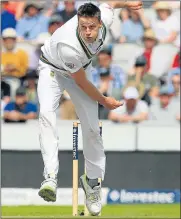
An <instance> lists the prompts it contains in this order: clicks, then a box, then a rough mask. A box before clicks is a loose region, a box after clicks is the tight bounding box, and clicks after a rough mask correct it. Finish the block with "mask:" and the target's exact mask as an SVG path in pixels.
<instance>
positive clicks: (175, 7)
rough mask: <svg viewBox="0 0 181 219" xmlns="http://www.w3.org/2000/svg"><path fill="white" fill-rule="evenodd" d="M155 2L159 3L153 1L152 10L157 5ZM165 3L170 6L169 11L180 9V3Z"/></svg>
mask: <svg viewBox="0 0 181 219" xmlns="http://www.w3.org/2000/svg"><path fill="white" fill-rule="evenodd" d="M157 2H159V1H155V2H154V3H153V8H155V7H156V5H157ZM166 3H167V4H168V5H169V6H170V8H171V9H180V1H173V0H172V1H166Z"/></svg>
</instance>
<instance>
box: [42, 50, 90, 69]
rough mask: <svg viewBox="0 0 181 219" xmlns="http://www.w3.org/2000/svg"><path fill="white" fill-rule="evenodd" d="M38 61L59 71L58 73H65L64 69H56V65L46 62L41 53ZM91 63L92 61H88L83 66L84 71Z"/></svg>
mask: <svg viewBox="0 0 181 219" xmlns="http://www.w3.org/2000/svg"><path fill="white" fill-rule="evenodd" d="M40 60H41V61H42V62H44V63H46V64H48V65H51V66H52V67H54V68H55V69H57V70H59V71H66V70H65V69H63V68H62V69H61V68H59V67H57V66H56V65H54V64H52V63H51V62H49V61H48V59H47V58H45V56H44V55H43V53H41V55H40ZM91 63H92V60H90V61H89V62H88V63H87V64H86V65H84V66H83V68H84V70H85V69H86V68H87V67H88V66H89V65H90V64H91Z"/></svg>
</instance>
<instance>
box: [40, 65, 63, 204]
mask: <svg viewBox="0 0 181 219" xmlns="http://www.w3.org/2000/svg"><path fill="white" fill-rule="evenodd" d="M62 90H63V89H62V88H60V86H59V83H58V80H57V77H56V74H54V73H53V72H52V71H51V69H50V68H49V66H48V65H46V64H43V63H42V64H41V65H40V72H39V81H38V97H39V103H40V115H39V129H40V134H39V140H40V147H41V152H42V156H43V161H44V177H45V181H44V182H43V184H42V186H41V188H40V192H39V195H40V196H41V197H43V198H44V199H45V200H46V201H55V200H56V175H57V173H58V168H59V161H58V134H57V127H56V113H55V111H56V109H57V107H58V106H59V102H60V97H61V95H62Z"/></svg>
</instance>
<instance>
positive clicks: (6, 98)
mask: <svg viewBox="0 0 181 219" xmlns="http://www.w3.org/2000/svg"><path fill="white" fill-rule="evenodd" d="M10 96H11V87H10V85H9V84H8V83H6V82H5V81H4V80H3V78H2V76H1V117H3V114H4V108H5V106H6V105H7V104H8V103H9V102H10Z"/></svg>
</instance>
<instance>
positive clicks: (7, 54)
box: [1, 28, 28, 77]
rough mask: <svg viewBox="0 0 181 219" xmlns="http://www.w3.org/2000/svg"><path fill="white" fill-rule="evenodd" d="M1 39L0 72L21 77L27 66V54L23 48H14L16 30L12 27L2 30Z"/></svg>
mask: <svg viewBox="0 0 181 219" xmlns="http://www.w3.org/2000/svg"><path fill="white" fill-rule="evenodd" d="M2 39H3V48H2V60H1V71H2V74H3V75H6V76H14V77H23V76H24V75H25V74H26V71H27V68H28V55H27V53H26V52H25V51H24V50H22V49H18V48H16V31H15V30H14V29H13V28H7V29H5V30H4V31H3V32H2Z"/></svg>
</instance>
